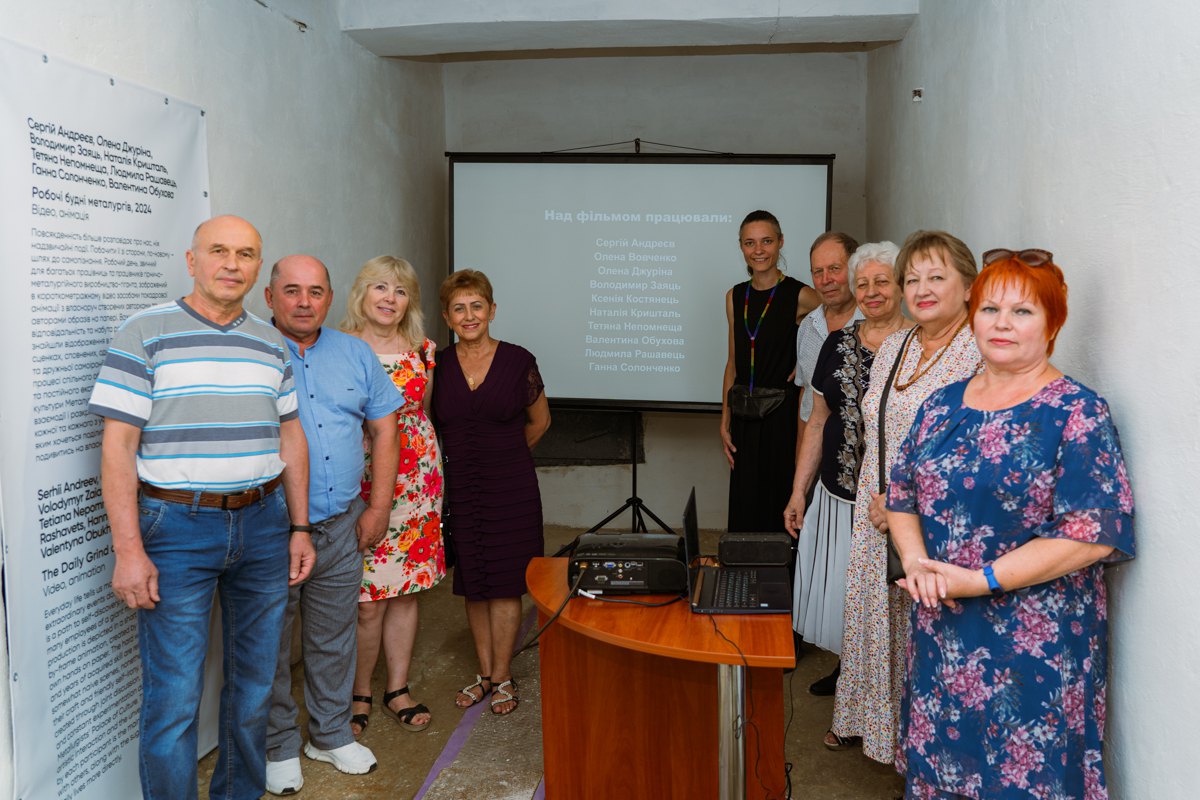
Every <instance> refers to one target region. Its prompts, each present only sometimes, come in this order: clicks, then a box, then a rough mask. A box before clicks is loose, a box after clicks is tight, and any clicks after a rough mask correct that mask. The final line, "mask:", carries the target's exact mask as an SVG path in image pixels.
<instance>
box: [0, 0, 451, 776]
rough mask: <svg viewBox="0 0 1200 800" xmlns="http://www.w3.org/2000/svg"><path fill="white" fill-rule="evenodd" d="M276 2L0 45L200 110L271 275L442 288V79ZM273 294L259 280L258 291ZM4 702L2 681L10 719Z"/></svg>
mask: <svg viewBox="0 0 1200 800" xmlns="http://www.w3.org/2000/svg"><path fill="white" fill-rule="evenodd" d="M269 5H270V6H271V7H272V9H276V10H268V9H266V8H263V7H262V6H261V5H259V4H258V3H256V2H251V1H250V0H171V2H144V0H108V2H104V3H94V2H90V0H39V2H37V3H19V2H5V3H0V36H4V37H6V38H8V39H12V40H14V41H17V42H20V43H22V44H26V45H30V46H33V47H37V48H40V49H43V50H45V51H46V52H47V53H49V54H50V55H51V56H52V57H60V58H64V59H67V60H70V61H74V62H77V63H80V64H83V65H85V66H89V67H92V68H95V69H98V70H101V71H104V72H107V73H110V74H112V75H114V76H116V77H117V78H118V79H121V80H126V81H130V82H134V83H140V84H143V85H145V86H148V87H151V88H154V89H157V90H161V91H163V92H165V93H167V94H171V95H174V96H176V97H179V98H181V99H184V100H187V101H189V102H192V103H195V104H197V105H199V106H201V107H202V108H204V109H205V110H206V111H207V120H208V157H209V173H210V180H211V196H212V207H213V210H214V211H215V212H218V213H220V212H230V213H237V214H241V215H243V216H245V217H247V218H248V219H250V220H251V221H252V222H254V223H255V224H256V225H258V227H259V229H260V230H261V231H262V233H263V237H264V240H265V255H266V258H267V263H268V264H270V263H271V262H272V261H274V260H275V259H278V258H279V257H280V256H283V255H286V254H287V253H289V252H296V251H304V252H310V253H314V254H317V255H319V256H322V257H323V258H325V259H326V260H327V262H328V264H329V266H330V268H331V269H332V270H333V271H334V273H335V274H334V285H335V289H336V292H337V293H340V295H341V298H344V297H345V295H346V289H347V288H348V287H349V283H350V281H351V279H352V278H353V275H354V273H355V271H357V268H358V266H359V265H360V264H361V263H362V262H363V261H365V260H366V259H368V258H370V257H372V256H375V255H379V254H380V253H394V254H397V255H404V256H406V257H408V258H409V259H410V260H411V261H412V262H413V263H414V265H416V266H417V267H418V269H420V270H421V271H422V277H423V283H425V284H426V285H430V284H432V285H433V286H435V287H436V285H437V281H440V280H441V278H442V276H443V275H444V274H445V256H444V248H445V230H446V228H445V222H444V217H445V207H446V200H445V194H444V192H445V174H446V168H445V160H444V158H443V157H442V151H443V141H444V134H443V127H442V125H443V113H442V87H441V68H440V67H439V66H437V65H431V64H411V63H398V62H388V61H384V60H382V59H380V58H378V57H376V56H375V55H373V54H371V53H368V52H367V51H366V50H364V49H362V47H361V46H359V45H358V44H356V43H354V42H353V41H352V40H351V39H350V38H349V37H347V36H345V35H344V34H343V33H342V31H341V28H340V26H339V24H338V21H337V18H336V15H335V14H334V12H333V10H332V8H331V7H330V5H329V4H328V3H326V2H323V0H272V2H271V3H270V4H269ZM285 13H286V14H287V15H290V16H291V17H294V18H297V19H300V20H302V21H304V22H305V23H307V31H306V32H304V33H301V32H300V31H299V29H298V28H297V26H296V25H295V24H293V23H292V22H290V21H288V19H287V18H286V17H285V16H284V14H285ZM197 221H199V220H197ZM184 268H185V267H184V265H183V263H182V262H180V264H179V269H181V270H183V269H184ZM265 282H266V273H265V272H264V274H263V276H262V277H261V278H260V282H259V283H260V287H259V288H260V289H261V286H262V285H264V284H265ZM434 293H435V294H436V292H434ZM255 297H256V298H259V299H256V300H255V302H254V303H253V304H252V307H253V308H254V309H255V310H256V311H258V312H260V313H262V312H265V306H264V304H263V302H262V300H261V291H258V292H256V293H255ZM432 300H433V302H429V299H428V298H427V308H428V310H430V311H433V310H435V309H436V298H432ZM342 308H343V306H342V305H341V303H340V302H339V303H338V305H337V307H336V309H335V315H334V316H335V318H336V319H340V318H341V309H342ZM2 619H3V617H2V616H0V624H2ZM6 658H7V652H6V650H5V649H4V648H0V662H2V661H4V660H6ZM0 668H3V672H0V674H7V664H6V663H0ZM7 690H8V682H7V681H0V693H3V696H2V697H0V719H5V720H7V719H8V716H9V713H10V710H9V702H8V697H7ZM10 733H11V732H10V730H9V727H8V725H7V724H6V723H0V797H7V796H10V795H11V791H12V746H11V741H10V739H9V736H10ZM43 733H44V732H43ZM22 734H23V735H37V734H38V732H36V731H32V732H31V731H22Z"/></svg>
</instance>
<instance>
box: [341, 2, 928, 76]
mask: <svg viewBox="0 0 1200 800" xmlns="http://www.w3.org/2000/svg"><path fill="white" fill-rule="evenodd" d="M918 3H919V0H807V2H804V1H802V0H692V1H691V2H677V1H676V2H671V1H670V0H491V1H490V2H489V1H488V0H441V2H433V1H432V0H338V17H339V20H340V22H341V25H342V30H343V31H345V32H346V33H348V34H349V35H350V36H351V37H353V38H354V39H355V40H356V41H358V42H359V43H360V44H362V45H363V46H364V47H366V48H367V49H368V50H370V51H371V52H373V53H375V54H376V55H380V56H387V57H394V58H407V59H419V60H434V61H464V60H479V59H482V58H529V57H556V56H559V57H562V56H578V55H581V54H583V55H593V56H606V55H653V54H657V53H677V52H679V51H681V50H683V51H687V52H778V51H782V52H795V51H811V50H847V49H870V48H871V47H877V46H880V45H882V44H886V43H888V42H894V41H898V40H900V39H902V38H903V37H904V34H905V33H906V32H907V31H908V28H909V26H910V25H912V23H913V20H914V19H915V18H916V15H917V11H918Z"/></svg>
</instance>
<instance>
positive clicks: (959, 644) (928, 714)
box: [887, 250, 1134, 800]
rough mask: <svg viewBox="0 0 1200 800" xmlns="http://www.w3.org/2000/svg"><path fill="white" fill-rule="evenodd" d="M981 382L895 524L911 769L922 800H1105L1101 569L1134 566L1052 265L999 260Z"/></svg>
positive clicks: (1112, 444)
mask: <svg viewBox="0 0 1200 800" xmlns="http://www.w3.org/2000/svg"><path fill="white" fill-rule="evenodd" d="M983 262H984V264H985V268H984V269H983V271H982V272H981V273H980V274H979V277H978V279H977V280H976V281H975V285H974V286H973V287H972V290H971V299H970V306H969V314H970V319H971V325H972V328H973V330H974V333H975V339H976V342H977V344H978V346H979V352H980V354H981V355H982V356H983V364H984V368H983V370H982V371H981V372H980V373H979V374H978V375H976V376H975V377H973V378H971V379H969V380H967V381H963V382H961V383H955V384H951V385H950V386H947V387H945V388H944V389H941V390H939V391H937V392H934V393H933V394H932V395H930V397H929V399H928V400H927V401H926V402H925V404H924V405H923V406H922V407H921V409H920V411H919V412H918V413H917V416H916V419H915V420H914V422H913V426H912V430H911V431H910V433H909V437H908V440H907V442H906V443H905V445H904V446H903V447H902V448H901V451H900V453H898V454H897V458H896V462H895V464H894V466H893V468H892V474H891V483H890V486H889V491H888V515H887V517H888V525H889V527H890V528H891V531H892V537H893V540H894V541H895V543H896V547H897V549H898V550H899V552H900V556H901V559H902V561H903V563H904V568H905V573H906V577H905V578H904V580H902V581H901V582H900V584H901V586H902V587H903V588H904V589H906V590H907V591H908V593H909V595H910V596H911V597H912V599H913V612H912V632H911V638H910V640H909V646H908V675H909V678H908V687H907V691H906V693H905V696H904V701H903V704H902V708H901V719H900V737H899V744H898V747H897V750H898V753H897V759H896V764H897V768H898V769H899V770H900V771H901V772H904V773H906V775H907V794H906V796H907V797H909V798H917V799H918V800H925V799H926V798H935V799H937V800H943V799H945V798H959V797H970V798H1047V797H1055V798H1086V799H1087V800H1099V799H1100V798H1106V797H1107V796H1108V795H1107V791H1106V789H1105V784H1104V769H1103V764H1102V762H1101V751H1102V748H1103V735H1104V708H1105V689H1106V678H1107V674H1106V673H1107V650H1108V638H1107V637H1108V633H1107V622H1106V617H1107V614H1106V606H1105V586H1104V568H1103V565H1104V564H1106V563H1113V562H1117V561H1124V560H1126V559H1129V558H1132V557H1133V554H1134V539H1133V495H1132V493H1131V491H1130V487H1129V479H1128V476H1127V474H1126V471H1125V464H1124V461H1123V459H1122V457H1121V447H1120V443H1119V442H1118V439H1117V431H1116V428H1115V426H1114V425H1113V422H1112V418H1111V416H1110V415H1109V410H1108V405H1107V404H1106V403H1105V401H1104V400H1103V398H1101V397H1100V396H1099V395H1097V394H1096V393H1095V392H1093V391H1092V390H1090V389H1088V388H1087V387H1085V386H1083V385H1082V384H1080V383H1078V382H1077V381H1074V380H1072V379H1071V378H1069V377H1067V376H1065V375H1063V373H1062V372H1060V371H1059V370H1058V369H1057V368H1056V367H1055V366H1054V365H1053V364H1051V363H1050V354H1051V353H1052V352H1053V350H1054V342H1055V339H1056V338H1057V336H1058V332H1059V331H1060V330H1061V329H1062V325H1063V323H1064V322H1065V321H1066V317H1067V286H1066V283H1065V282H1064V281H1063V275H1062V270H1060V269H1059V268H1058V267H1057V266H1055V264H1054V262H1053V256H1052V254H1050V253H1048V252H1046V251H1045V250H1023V251H1020V252H1013V251H1011V250H991V251H989V252H987V253H985V254H984V256H983Z"/></svg>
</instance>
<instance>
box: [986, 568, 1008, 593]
mask: <svg viewBox="0 0 1200 800" xmlns="http://www.w3.org/2000/svg"><path fill="white" fill-rule="evenodd" d="M983 577H984V578H985V579H986V580H987V585H988V589H990V590H991V591H992V597H1003V596H1004V587H1003V586H1001V585H1000V581H998V580H996V573H994V572H992V565H991V564H987V565H986V566H984V568H983Z"/></svg>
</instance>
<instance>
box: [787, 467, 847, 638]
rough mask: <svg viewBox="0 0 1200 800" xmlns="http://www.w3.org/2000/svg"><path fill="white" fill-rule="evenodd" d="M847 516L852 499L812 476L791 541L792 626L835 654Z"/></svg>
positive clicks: (843, 593)
mask: <svg viewBox="0 0 1200 800" xmlns="http://www.w3.org/2000/svg"><path fill="white" fill-rule="evenodd" d="M853 519H854V503H852V502H849V501H846V500H842V499H839V498H837V497H834V496H833V495H832V494H830V493H829V492H828V491H826V490H825V487H824V486H822V485H821V482H820V481H819V480H818V481H817V486H816V489H815V490H814V491H813V501H812V505H811V506H809V508H808V511H807V512H805V514H804V526H803V527H802V528H801V529H800V538H799V540H798V541H797V543H796V580H795V582H794V583H795V587H794V589H793V597H792V627H793V628H795V630H796V633H798V634H800V635H801V636H802V637H804V641H806V642H810V643H812V644H815V645H816V646H817V647H820V648H821V649H822V650H828V651H830V652H831V653H837V654H838V655H841V652H842V611H843V609H844V608H845V605H846V566H847V564H848V563H849V561H850V528H851V523H852V521H853Z"/></svg>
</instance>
